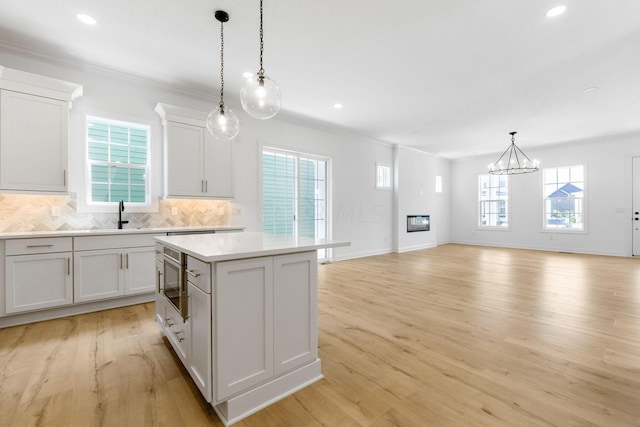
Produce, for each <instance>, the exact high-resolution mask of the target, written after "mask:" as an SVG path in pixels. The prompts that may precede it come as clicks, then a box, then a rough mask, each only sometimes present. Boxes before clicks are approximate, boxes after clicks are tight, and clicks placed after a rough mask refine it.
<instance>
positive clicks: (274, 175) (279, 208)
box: [262, 148, 330, 260]
mask: <svg viewBox="0 0 640 427" xmlns="http://www.w3.org/2000/svg"><path fill="white" fill-rule="evenodd" d="M329 166H330V163H329V159H328V158H324V157H318V156H313V155H308V154H303V153H296V152H292V151H284V150H277V149H272V148H264V149H263V150H262V221H263V225H262V230H263V232H265V233H269V234H281V235H289V236H302V237H313V238H321V239H324V238H328V237H329V218H330V215H329V197H328V193H329ZM318 258H319V259H320V260H325V259H328V258H329V254H328V251H327V250H324V249H322V250H319V251H318Z"/></svg>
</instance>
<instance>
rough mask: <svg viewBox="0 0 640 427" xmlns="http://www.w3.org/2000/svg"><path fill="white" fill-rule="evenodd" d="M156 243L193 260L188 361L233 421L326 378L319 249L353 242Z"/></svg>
mask: <svg viewBox="0 0 640 427" xmlns="http://www.w3.org/2000/svg"><path fill="white" fill-rule="evenodd" d="M156 240H157V241H158V242H159V244H160V245H166V246H168V247H170V248H171V249H173V250H179V251H181V252H182V253H186V254H187V255H188V257H187V259H188V261H187V267H186V269H185V278H186V284H187V286H188V288H187V293H188V301H189V313H188V316H187V319H186V320H184V324H185V325H187V327H188V330H189V337H188V339H189V343H190V344H189V346H188V349H189V350H188V351H187V353H186V354H185V355H184V360H183V358H182V357H181V358H180V359H181V360H182V361H183V363H184V364H185V367H186V368H187V370H188V371H189V373H190V374H191V376H192V378H193V380H194V382H195V383H196V385H197V386H198V388H199V389H200V391H201V392H202V394H203V396H204V397H205V398H206V400H207V401H208V402H210V403H211V405H212V406H213V407H214V410H215V411H216V413H217V414H218V416H219V417H220V419H221V420H222V421H223V423H224V424H225V425H230V424H233V423H235V422H237V421H239V420H241V419H243V418H245V417H247V416H248V415H250V414H252V413H254V412H256V411H258V410H260V409H261V408H264V407H265V406H267V405H269V404H271V403H273V402H275V401H277V400H280V399H282V398H284V397H286V396H288V395H289V394H291V393H294V392H295V391H297V390H299V389H301V388H303V387H305V386H307V385H309V384H311V383H313V382H315V381H317V380H319V379H321V378H322V372H321V362H320V359H318V333H317V329H318V319H317V317H318V316H317V294H318V283H317V252H316V250H317V249H319V248H329V247H336V246H346V245H348V243H346V242H336V241H316V240H314V239H305V238H298V239H293V238H282V237H276V236H268V235H263V234H262V233H237V234H218V235H210V236H206V237H200V238H197V237H193V236H184V237H183V236H171V237H161V238H157V239H156ZM209 272H210V278H208V277H209V276H207V274H209ZM158 295H159V298H160V299H161V301H159V303H160V305H162V306H164V307H166V309H167V310H168V311H172V312H173V316H174V318H176V317H178V318H179V317H180V316H179V315H178V312H177V311H176V309H175V308H173V306H171V304H169V303H168V301H167V299H166V297H165V296H164V295H162V293H159V294H158ZM159 324H160V327H161V329H162V330H163V332H164V334H165V335H167V337H168V338H169V341H170V342H171V341H172V339H171V338H170V337H169V335H170V333H171V331H170V330H169V328H168V327H167V326H166V322H162V321H160V322H159ZM172 345H173V347H174V349H175V350H176V352H178V349H176V345H175V344H174V343H173V342H172ZM205 347H206V348H205ZM209 383H210V386H208V384H209Z"/></svg>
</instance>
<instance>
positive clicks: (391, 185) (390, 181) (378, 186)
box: [375, 162, 393, 191]
mask: <svg viewBox="0 0 640 427" xmlns="http://www.w3.org/2000/svg"><path fill="white" fill-rule="evenodd" d="M380 168H387V169H389V185H388V186H386V185H384V186H383V185H378V172H379V170H380ZM375 172H376V174H375V182H376V190H387V191H389V190H393V168H392V167H391V165H390V164H387V163H381V162H376V171H375Z"/></svg>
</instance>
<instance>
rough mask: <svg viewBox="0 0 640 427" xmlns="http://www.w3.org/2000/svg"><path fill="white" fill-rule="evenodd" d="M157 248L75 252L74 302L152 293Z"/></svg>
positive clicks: (154, 280) (154, 281)
mask: <svg viewBox="0 0 640 427" xmlns="http://www.w3.org/2000/svg"><path fill="white" fill-rule="evenodd" d="M154 265H155V247H153V246H148V247H139V248H127V249H98V250H83V251H76V252H75V253H74V276H75V285H74V301H75V302H86V301H95V300H100V299H105V298H113V297H118V296H124V295H135V294H139V293H145V292H153V291H154V289H155V283H156V273H155V268H154Z"/></svg>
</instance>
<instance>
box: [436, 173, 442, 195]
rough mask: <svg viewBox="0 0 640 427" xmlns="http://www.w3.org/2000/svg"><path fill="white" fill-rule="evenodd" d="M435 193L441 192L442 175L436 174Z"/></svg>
mask: <svg viewBox="0 0 640 427" xmlns="http://www.w3.org/2000/svg"><path fill="white" fill-rule="evenodd" d="M436 193H442V176H441V175H436Z"/></svg>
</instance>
